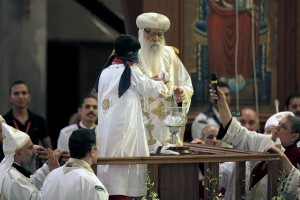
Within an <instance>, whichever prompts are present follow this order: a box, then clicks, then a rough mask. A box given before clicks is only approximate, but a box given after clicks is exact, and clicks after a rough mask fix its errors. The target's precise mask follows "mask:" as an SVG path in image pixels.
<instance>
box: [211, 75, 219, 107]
mask: <svg viewBox="0 0 300 200" xmlns="http://www.w3.org/2000/svg"><path fill="white" fill-rule="evenodd" d="M210 83H211V87H212V89H214V90H215V91H216V94H217V95H218V90H217V86H218V75H217V74H216V73H211V74H210ZM216 103H217V100H215V104H216Z"/></svg>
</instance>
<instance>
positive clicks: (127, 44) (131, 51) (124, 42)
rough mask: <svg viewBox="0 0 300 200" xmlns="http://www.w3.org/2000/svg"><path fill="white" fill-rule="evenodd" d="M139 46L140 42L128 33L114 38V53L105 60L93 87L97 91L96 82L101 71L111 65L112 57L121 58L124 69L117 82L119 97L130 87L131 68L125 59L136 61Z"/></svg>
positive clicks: (97, 82)
mask: <svg viewBox="0 0 300 200" xmlns="http://www.w3.org/2000/svg"><path fill="white" fill-rule="evenodd" d="M140 48H141V45H140V42H139V41H138V40H137V38H136V37H134V36H132V35H128V34H121V35H119V37H118V38H117V39H116V40H115V44H114V49H115V54H114V55H111V56H110V58H109V59H108V60H107V62H106V63H105V65H104V66H103V67H102V69H101V71H100V73H99V75H98V78H97V80H96V84H95V88H96V91H97V92H98V84H99V78H100V75H101V72H102V71H103V70H104V69H105V68H106V67H108V66H110V65H111V63H112V61H113V59H114V58H118V59H121V60H122V61H123V62H124V65H125V69H124V71H123V73H122V75H121V79H120V82H119V88H118V89H119V91H118V94H119V97H121V96H122V95H123V94H124V93H125V92H126V90H127V89H128V88H129V87H130V83H131V69H130V66H129V65H128V62H127V61H131V62H135V63H137V62H138V50H139V49H140Z"/></svg>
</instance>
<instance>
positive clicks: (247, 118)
mask: <svg viewBox="0 0 300 200" xmlns="http://www.w3.org/2000/svg"><path fill="white" fill-rule="evenodd" d="M238 121H239V122H240V123H241V125H242V126H244V127H246V128H247V129H248V130H250V131H258V130H259V119H258V116H257V114H256V112H255V110H253V109H252V108H244V109H242V110H241V116H240V117H238Z"/></svg>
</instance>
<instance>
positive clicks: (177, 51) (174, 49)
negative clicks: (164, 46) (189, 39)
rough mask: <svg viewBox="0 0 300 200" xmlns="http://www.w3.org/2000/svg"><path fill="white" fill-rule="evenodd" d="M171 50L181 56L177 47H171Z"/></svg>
mask: <svg viewBox="0 0 300 200" xmlns="http://www.w3.org/2000/svg"><path fill="white" fill-rule="evenodd" d="M171 48H172V49H173V51H174V52H175V53H176V54H177V55H178V54H179V49H177V48H176V47H173V46H171Z"/></svg>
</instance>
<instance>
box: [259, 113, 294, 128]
mask: <svg viewBox="0 0 300 200" xmlns="http://www.w3.org/2000/svg"><path fill="white" fill-rule="evenodd" d="M288 115H294V113H292V112H290V111H283V112H279V113H276V114H274V115H272V116H271V117H270V118H269V119H268V120H267V121H266V124H265V129H266V128H267V127H269V126H272V125H273V126H277V125H278V124H279V121H280V120H281V119H282V118H284V117H286V116H288Z"/></svg>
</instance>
